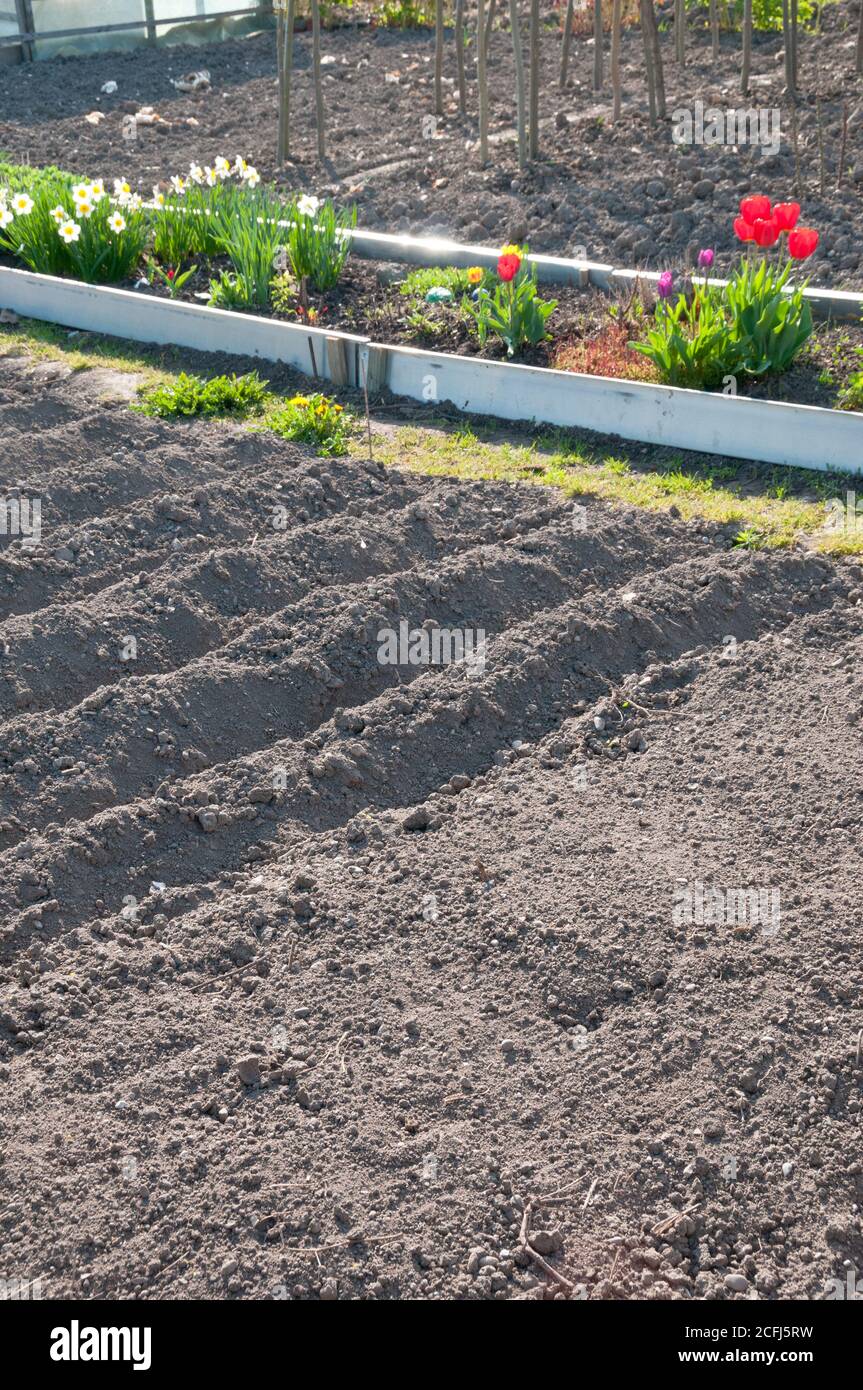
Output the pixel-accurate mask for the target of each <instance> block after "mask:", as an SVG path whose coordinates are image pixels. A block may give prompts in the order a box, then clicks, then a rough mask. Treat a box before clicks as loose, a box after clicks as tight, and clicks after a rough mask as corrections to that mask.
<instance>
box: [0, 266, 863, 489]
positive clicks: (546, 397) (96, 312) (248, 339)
mask: <svg viewBox="0 0 863 1390" xmlns="http://www.w3.org/2000/svg"><path fill="white" fill-rule="evenodd" d="M0 305H2V306H3V307H4V308H8V309H13V310H14V311H15V312H16V313H18V314H22V315H26V316H28V317H32V318H37V319H44V320H47V321H48V322H49V323H60V324H64V325H66V326H68V327H70V328H79V329H85V330H87V331H88V332H93V333H106V334H110V335H112V336H115V337H118V338H127V339H128V338H131V339H133V340H137V341H138V342H145V343H164V344H167V343H172V344H176V345H177V346H178V347H186V348H195V349H200V350H202V351H205V352H225V353H231V354H234V355H238V356H243V357H260V358H262V359H264V360H265V361H270V362H284V363H286V364H288V365H289V366H292V367H296V368H297V369H298V370H300V371H301V372H305V373H307V374H308V375H313V376H316V377H317V378H319V379H326V380H329V379H330V377H331V369H330V361H329V355H328V351H327V339H328V338H329V339H333V338H335V339H341V340H343V341H344V342H345V343H346V344H347V346H348V352H349V354H353V364H352V365H354V366H355V364H356V362H357V359H358V356H359V355H363V356H366V355H367V354H368V353H369V352H371V353H374V354H378V355H380V354H384V356H385V363H384V366H385V371H384V372H383V373H381V374H380V380H381V382H382V383H385V384H386V385H387V386H388V387H389V389H390V390H391V391H392V392H394V394H395V395H398V396H406V397H408V398H410V399H413V400H417V401H422V402H423V403H425V404H428V402H429V401H430V400H432V401H434V400H437V401H450V402H452V404H453V405H455V406H457V407H458V408H459V409H460V410H465V411H471V412H475V413H477V414H480V415H494V416H497V417H498V418H499V419H502V420H529V421H534V422H541V423H544V424H548V425H557V426H562V427H564V428H570V429H586V430H596V431H598V432H599V433H601V434H606V435H608V434H611V435H617V436H619V437H620V438H622V439H632V440H639V441H641V442H642V443H646V444H657V445H666V446H670V447H672V448H678V449H693V450H699V451H702V452H705V453H710V454H719V455H727V456H730V457H732V458H742V459H753V460H759V461H761V462H763V463H777V464H786V465H789V466H792V467H799V468H814V469H821V470H830V469H838V470H844V471H847V472H849V473H860V472H863V415H859V414H855V413H850V412H844V411H839V410H827V409H824V408H823V407H817V406H807V405H789V404H785V403H784V402H781V401H757V400H752V399H748V398H746V397H734V396H721V395H715V394H713V393H709V392H702V391H684V390H681V389H680V388H679V387H672V386H654V385H651V384H648V383H646V382H631V381H617V380H614V379H613V378H610V377H596V376H586V375H583V374H581V373H576V372H558V371H552V370H550V369H548V368H546V367H527V366H522V365H521V364H518V363H509V362H492V361H488V360H487V359H484V358H472V357H459V356H456V355H454V354H452V353H443V352H423V351H421V350H420V349H417V348H409V347H383V346H378V345H374V344H370V343H369V340H368V339H367V338H366V339H364V338H361V337H357V336H354V335H351V334H347V333H327V332H326V331H325V330H323V329H316V328H305V327H303V326H300V325H297V324H289V323H279V322H277V321H275V320H273V319H265V318H260V317H257V316H256V315H253V314H237V313H232V312H230V311H228V310H224V309H211V308H209V307H208V306H206V305H197V304H181V303H177V302H174V301H173V300H167V299H158V298H156V297H155V296H152V295H145V294H140V293H136V292H134V291H132V290H116V289H109V288H103V287H102V286H94V285H83V284H80V283H79V282H77V281H74V280H61V279H56V278H55V277H53V276H49V275H37V274H35V273H33V272H32V271H27V270H10V269H8V268H5V267H0ZM378 363H380V358H379V356H378ZM349 376H354V370H351V371H350V373H349ZM355 379H356V380H357V382H358V383H359V382H361V380H362V377H361V375H357V376H356V377H355Z"/></svg>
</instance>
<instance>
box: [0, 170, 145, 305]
mask: <svg viewBox="0 0 863 1390" xmlns="http://www.w3.org/2000/svg"><path fill="white" fill-rule="evenodd" d="M148 237H149V226H148V222H147V217H146V215H145V212H144V207H143V203H142V200H141V198H140V197H139V196H138V195H137V194H133V193H132V192H131V190H130V189H129V188H128V185H125V184H123V183H122V182H121V181H120V180H116V181H115V184H114V191H113V194H109V192H108V190H107V189H106V188H105V185H104V183H103V182H102V180H101V179H94V180H93V181H92V182H89V183H71V181H69V180H64V179H55V180H51V181H47V182H42V183H40V184H38V185H37V186H35V187H34V189H33V194H32V196H31V194H30V193H29V192H27V191H25V190H19V191H17V192H13V191H12V190H10V189H5V188H4V189H0V245H2V249H3V250H4V251H7V252H9V253H11V254H12V255H15V256H17V257H18V258H19V259H20V260H22V261H23V262H24V264H25V265H26V266H29V268H30V269H31V270H36V271H39V272H41V273H42V274H47V275H72V276H74V277H75V278H76V279H79V280H85V281H87V283H88V284H111V283H113V284H116V283H117V282H119V281H122V280H125V279H127V278H128V277H129V276H130V275H131V274H132V272H133V271H134V270H135V268H136V266H137V264H138V262H139V261H140V259H141V255H142V253H143V250H144V247H145V246H146V244H147V240H148Z"/></svg>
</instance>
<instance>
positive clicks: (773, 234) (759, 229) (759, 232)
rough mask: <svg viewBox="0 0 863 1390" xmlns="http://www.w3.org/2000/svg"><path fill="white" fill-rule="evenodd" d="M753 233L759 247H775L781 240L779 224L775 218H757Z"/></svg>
mask: <svg viewBox="0 0 863 1390" xmlns="http://www.w3.org/2000/svg"><path fill="white" fill-rule="evenodd" d="M752 231H753V234H754V236H755V240H756V242H757V244H758V245H759V246H773V245H774V243H775V242H777V241H778V240H779V223H778V222H777V221H776V218H775V217H756V219H755V221H754V222H753V224H752Z"/></svg>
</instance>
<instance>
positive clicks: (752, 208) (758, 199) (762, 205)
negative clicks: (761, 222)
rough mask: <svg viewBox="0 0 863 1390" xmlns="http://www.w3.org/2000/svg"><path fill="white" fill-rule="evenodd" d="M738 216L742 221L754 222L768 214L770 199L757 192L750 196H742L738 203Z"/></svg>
mask: <svg viewBox="0 0 863 1390" xmlns="http://www.w3.org/2000/svg"><path fill="white" fill-rule="evenodd" d="M740 216H741V217H742V218H743V220H744V222H755V221H757V220H758V219H759V218H762V219H763V218H767V217H769V216H770V199H769V198H765V197H763V196H762V195H761V194H757V195H756V196H754V197H752V198H744V199H743V201H742V202H741V204H740Z"/></svg>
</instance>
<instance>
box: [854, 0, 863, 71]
mask: <svg viewBox="0 0 863 1390" xmlns="http://www.w3.org/2000/svg"><path fill="white" fill-rule="evenodd" d="M854 71H855V72H863V5H861V7H860V21H859V23H858V25H857V61H856V62H855V64H854Z"/></svg>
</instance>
